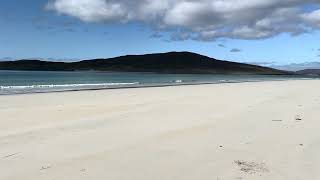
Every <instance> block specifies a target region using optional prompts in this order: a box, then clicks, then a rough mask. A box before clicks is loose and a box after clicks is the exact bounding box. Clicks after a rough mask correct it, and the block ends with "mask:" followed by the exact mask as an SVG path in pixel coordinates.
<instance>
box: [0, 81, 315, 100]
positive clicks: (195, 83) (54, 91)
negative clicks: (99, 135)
mask: <svg viewBox="0 0 320 180" xmlns="http://www.w3.org/2000/svg"><path fill="white" fill-rule="evenodd" d="M317 79H318V78H314V77H299V78H298V77H297V78H296V79H294V78H292V79H272V80H238V81H237V80H220V81H218V82H187V83H183V82H182V83H162V84H140V83H138V82H135V83H132V84H135V85H130V86H116V87H111V86H110V87H100V88H94V87H93V88H83V89H81V88H79V89H65V90H47V91H34V92H18V93H11V94H10V93H8V94H1V93H0V96H10V95H22V94H39V93H40V94H42V93H63V92H78V91H100V90H114V89H137V88H156V87H171V86H173V87H174V86H196V85H210V84H229V83H230V84H234V83H248V82H273V81H296V80H302V81H304V80H317ZM129 84H130V83H129ZM0 89H1V88H0Z"/></svg>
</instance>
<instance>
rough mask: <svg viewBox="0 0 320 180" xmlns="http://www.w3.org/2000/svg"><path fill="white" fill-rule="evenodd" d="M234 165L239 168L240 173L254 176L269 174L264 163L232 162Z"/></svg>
mask: <svg viewBox="0 0 320 180" xmlns="http://www.w3.org/2000/svg"><path fill="white" fill-rule="evenodd" d="M234 162H235V164H236V165H238V166H239V167H240V171H242V172H245V173H249V174H256V173H266V172H269V170H268V169H267V167H266V165H265V164H264V163H256V162H247V161H240V160H237V161H234Z"/></svg>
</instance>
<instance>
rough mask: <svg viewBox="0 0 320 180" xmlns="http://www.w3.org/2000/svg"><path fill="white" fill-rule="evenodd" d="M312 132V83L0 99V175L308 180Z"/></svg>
mask: <svg viewBox="0 0 320 180" xmlns="http://www.w3.org/2000/svg"><path fill="white" fill-rule="evenodd" d="M296 119H300V120H296ZM319 130H320V81H317V80H299V81H281V82H254V83H240V84H217V85H196V86H180V87H157V88H140V89H118V90H100V91H81V92H63V93H46V94H28V95H12V96H0V179H1V180H82V179H89V180H99V179H105V180H229V179H230V180H233V179H234V180H239V179H243V180H251V179H265V180H273V179H279V180H283V179H287V180H316V179H320V171H319V169H320V155H319V152H320V131H319Z"/></svg>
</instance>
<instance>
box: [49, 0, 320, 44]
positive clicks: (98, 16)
mask: <svg viewBox="0 0 320 180" xmlns="http://www.w3.org/2000/svg"><path fill="white" fill-rule="evenodd" d="M310 4H314V5H320V0H52V1H51V2H49V3H48V5H47V9H49V10H54V11H56V12H58V13H59V14H64V15H69V16H73V17H76V18H79V19H81V20H82V21H85V22H120V23H127V22H133V21H139V22H143V23H146V24H149V25H151V26H154V27H155V28H156V31H157V32H159V31H161V30H165V31H168V30H169V31H172V36H173V39H182V40H184V39H191V38H192V39H198V40H215V39H217V38H221V37H223V38H237V39H260V38H268V37H272V36H276V35H278V34H280V33H290V34H292V35H297V34H300V33H304V32H307V30H309V29H315V28H319V27H320V9H318V10H317V9H316V10H314V11H312V12H306V11H305V10H304V8H303V7H304V6H305V5H310ZM314 7H316V6H314Z"/></svg>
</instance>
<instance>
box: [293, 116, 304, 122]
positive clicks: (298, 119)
mask: <svg viewBox="0 0 320 180" xmlns="http://www.w3.org/2000/svg"><path fill="white" fill-rule="evenodd" d="M294 119H295V120H296V121H302V118H301V116H300V115H296V116H295V117H294Z"/></svg>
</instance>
